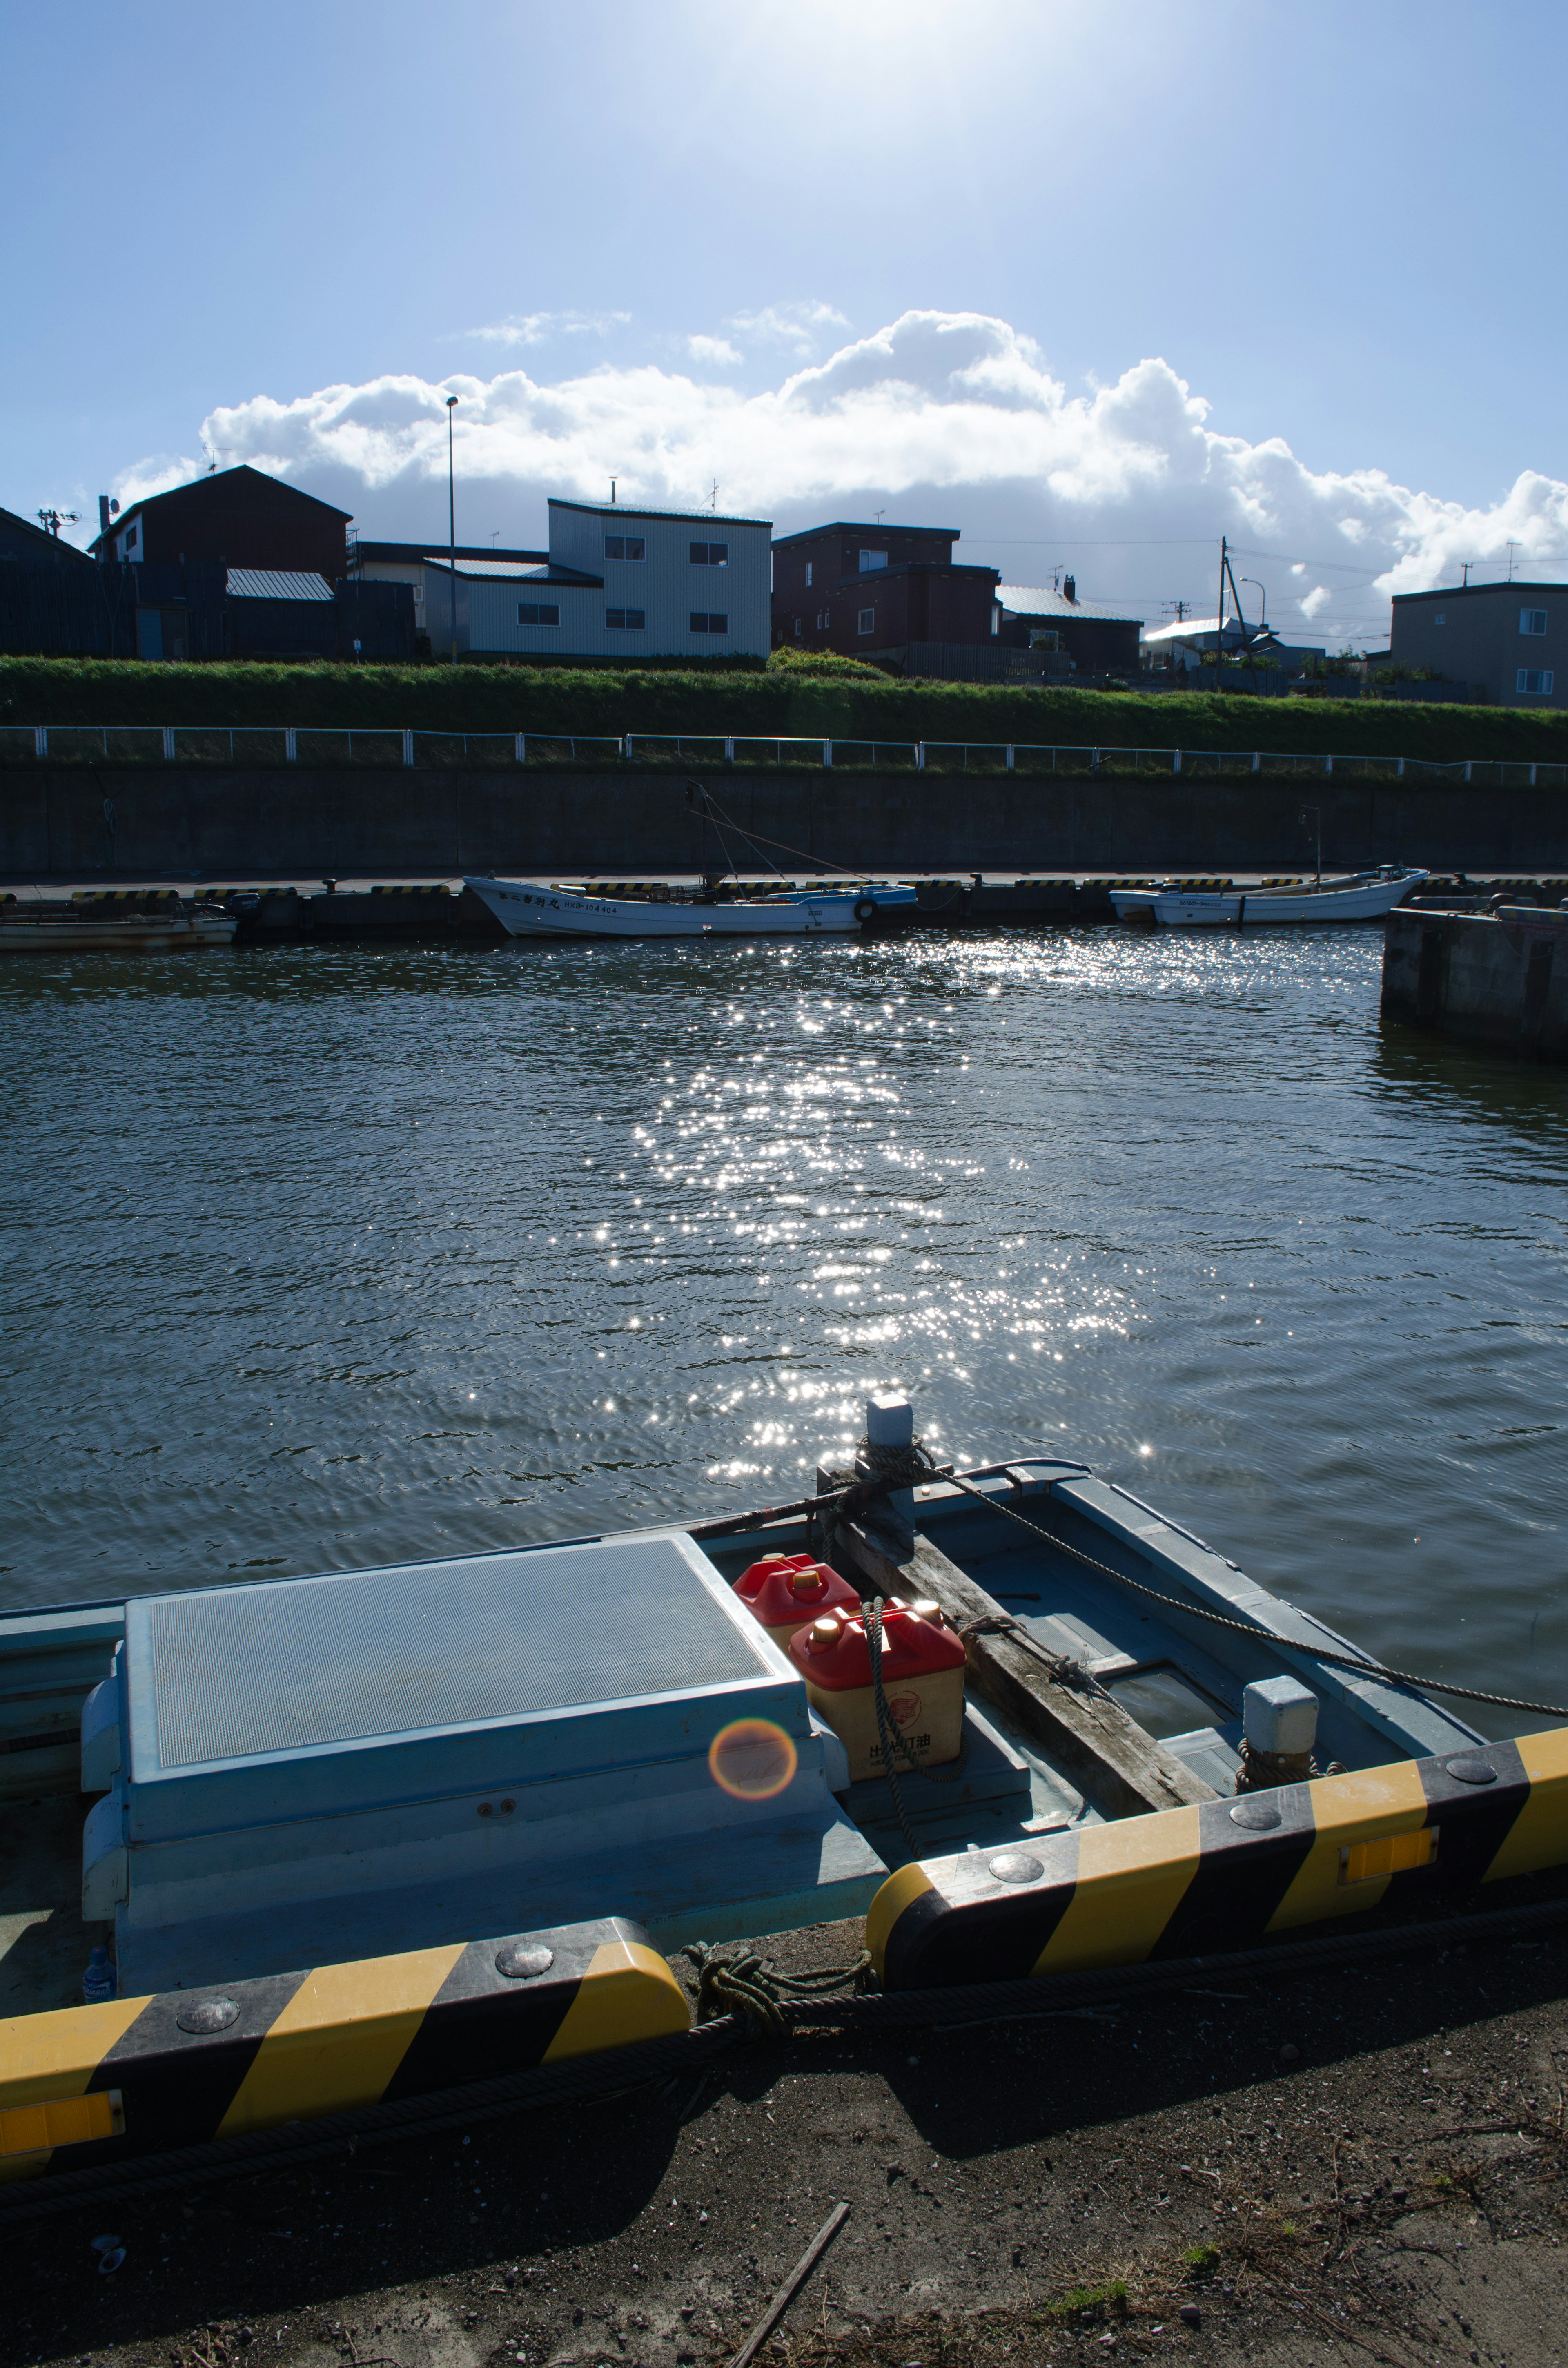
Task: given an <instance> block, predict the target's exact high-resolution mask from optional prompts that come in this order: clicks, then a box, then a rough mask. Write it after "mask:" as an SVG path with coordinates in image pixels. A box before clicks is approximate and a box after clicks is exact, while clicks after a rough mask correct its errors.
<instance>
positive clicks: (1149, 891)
mask: <svg viewBox="0 0 1568 2368" xmlns="http://www.w3.org/2000/svg"><path fill="white" fill-rule="evenodd" d="M1429 876H1430V875H1429V874H1428V873H1426V872H1425V871H1410V870H1407V869H1403V868H1402V867H1400V866H1398V865H1395V864H1384V865H1383V866H1382V868H1381V870H1380V871H1358V872H1357V873H1356V874H1355V875H1354V877H1352V878H1350V879H1346V880H1319V881H1312V882H1308V881H1299V882H1298V881H1292V882H1290V885H1289V886H1288V887H1283V888H1221V889H1213V888H1207V889H1206V888H1182V887H1178V886H1176V885H1174V884H1173V883H1171V882H1166V881H1161V880H1153V881H1151V882H1149V883H1148V884H1147V886H1145V887H1142V888H1113V889H1112V890H1111V891H1110V901H1111V903H1112V904H1113V905H1115V907H1116V911H1117V916H1118V918H1119V919H1120V920H1124V921H1125V920H1128V919H1130V918H1131V917H1132V916H1142V915H1145V914H1148V913H1153V916H1154V919H1155V920H1156V921H1157V922H1159V923H1161V924H1162V925H1163V926H1164V927H1165V928H1167V929H1191V928H1210V929H1213V928H1243V927H1244V926H1245V924H1246V923H1248V922H1249V921H1251V922H1275V921H1381V919H1382V918H1383V916H1384V915H1385V914H1388V913H1392V910H1393V908H1394V906H1395V905H1403V902H1404V900H1405V898H1406V897H1407V896H1408V895H1410V894H1412V892H1413V891H1414V890H1415V889H1416V888H1419V886H1420V885H1421V882H1423V881H1424V880H1426V879H1427V878H1428V877H1429Z"/></svg>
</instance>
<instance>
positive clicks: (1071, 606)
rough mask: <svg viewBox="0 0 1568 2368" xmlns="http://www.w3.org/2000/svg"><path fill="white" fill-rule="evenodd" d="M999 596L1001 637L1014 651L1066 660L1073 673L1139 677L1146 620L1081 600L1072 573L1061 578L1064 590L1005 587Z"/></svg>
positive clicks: (1050, 669) (1090, 601)
mask: <svg viewBox="0 0 1568 2368" xmlns="http://www.w3.org/2000/svg"><path fill="white" fill-rule="evenodd" d="M997 598H998V599H999V600H1000V602H1001V604H1002V639H1003V641H1004V642H1005V643H1007V644H1008V645H1009V646H1010V647H1012V648H1014V649H1020V650H1026V649H1033V650H1036V651H1043V652H1044V653H1045V654H1046V655H1047V657H1048V658H1050V657H1053V656H1054V657H1057V658H1060V659H1062V660H1064V661H1065V662H1066V665H1067V667H1068V669H1069V670H1070V671H1071V672H1072V673H1074V674H1136V673H1137V671H1138V665H1139V658H1138V643H1139V636H1140V634H1141V632H1142V627H1143V620H1142V617H1134V616H1132V615H1131V614H1130V613H1129V611H1128V610H1127V609H1112V608H1108V607H1107V606H1106V604H1105V603H1104V602H1103V601H1099V600H1080V599H1079V598H1078V586H1077V584H1076V583H1075V581H1074V578H1073V577H1072V576H1071V575H1065V576H1063V577H1062V584H1061V587H1060V589H1058V588H1057V587H1056V586H1051V587H1050V588H1049V589H1048V588H1047V587H1046V586H1043V585H1028V584H1005V585H1004V586H1002V589H1001V591H1000V592H999V593H998V595H997ZM1051 671H1054V669H1053V668H1052V667H1050V666H1048V667H1047V672H1051Z"/></svg>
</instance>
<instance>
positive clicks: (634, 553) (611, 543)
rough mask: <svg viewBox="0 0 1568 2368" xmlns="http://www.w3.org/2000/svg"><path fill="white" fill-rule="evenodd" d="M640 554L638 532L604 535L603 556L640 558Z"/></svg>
mask: <svg viewBox="0 0 1568 2368" xmlns="http://www.w3.org/2000/svg"><path fill="white" fill-rule="evenodd" d="M605 557H606V558H607V559H641V558H642V536H641V535H640V534H607V535H606V537H605Z"/></svg>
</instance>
